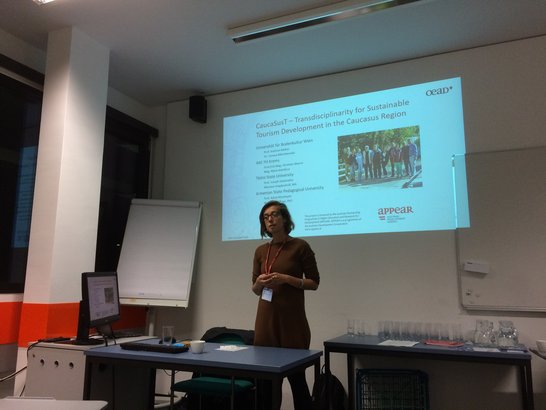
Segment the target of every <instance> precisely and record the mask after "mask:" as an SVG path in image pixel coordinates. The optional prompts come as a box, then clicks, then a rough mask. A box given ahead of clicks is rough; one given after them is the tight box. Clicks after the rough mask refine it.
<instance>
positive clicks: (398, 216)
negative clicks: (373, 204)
mask: <svg viewBox="0 0 546 410" xmlns="http://www.w3.org/2000/svg"><path fill="white" fill-rule="evenodd" d="M407 214H413V207H411V206H393V207H390V208H378V209H377V216H378V218H379V220H380V221H386V222H389V223H392V222H397V221H400V220H403V219H406V216H407Z"/></svg>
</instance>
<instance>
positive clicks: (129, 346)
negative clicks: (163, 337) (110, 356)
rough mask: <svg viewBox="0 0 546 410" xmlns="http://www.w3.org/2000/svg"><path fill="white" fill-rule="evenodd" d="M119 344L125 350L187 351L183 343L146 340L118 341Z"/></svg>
mask: <svg viewBox="0 0 546 410" xmlns="http://www.w3.org/2000/svg"><path fill="white" fill-rule="evenodd" d="M119 346H120V347H121V348H122V349H125V350H140V351H145V352H158V353H183V352H187V351H188V346H186V345H183V344H174V345H164V344H159V343H146V342H123V343H120V344H119Z"/></svg>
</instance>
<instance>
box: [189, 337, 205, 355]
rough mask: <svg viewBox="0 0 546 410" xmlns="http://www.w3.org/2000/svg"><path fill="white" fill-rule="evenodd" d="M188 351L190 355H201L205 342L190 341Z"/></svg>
mask: <svg viewBox="0 0 546 410" xmlns="http://www.w3.org/2000/svg"><path fill="white" fill-rule="evenodd" d="M190 350H191V352H192V353H203V350H205V341H204V340H192V341H191V342H190Z"/></svg>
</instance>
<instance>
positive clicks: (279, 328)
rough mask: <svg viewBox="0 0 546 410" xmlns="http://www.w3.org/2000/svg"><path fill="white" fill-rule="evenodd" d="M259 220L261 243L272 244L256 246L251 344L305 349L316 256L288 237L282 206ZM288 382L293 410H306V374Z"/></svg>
mask: <svg viewBox="0 0 546 410" xmlns="http://www.w3.org/2000/svg"><path fill="white" fill-rule="evenodd" d="M259 218H260V233H261V235H262V237H265V236H267V237H270V238H271V241H270V242H268V243H266V244H263V245H260V246H259V247H258V248H257V249H256V251H255V253H254V264H253V270H252V291H253V292H254V293H255V294H256V295H258V296H260V300H259V302H258V311H257V314H256V323H255V326H254V331H255V335H254V344H255V345H257V346H273V347H288V348H299V349H308V348H309V344H310V341H311V331H310V329H309V323H308V322H307V317H306V315H305V299H304V291H305V290H316V289H317V288H318V285H319V282H320V277H319V272H318V269H317V263H316V260H315V254H314V252H313V251H312V250H311V247H310V246H309V244H308V243H307V242H306V241H304V240H303V239H298V238H293V237H291V236H290V235H289V234H290V232H291V231H292V230H293V229H294V222H292V218H291V216H290V212H289V211H288V208H287V207H286V205H285V204H283V203H281V202H278V201H270V202H268V203H266V204H265V205H264V206H263V207H262V210H261V211H260V216H259ZM288 381H289V382H290V387H291V388H292V396H293V398H294V408H295V410H310V409H311V408H312V402H311V395H310V394H309V388H308V386H307V381H306V379H305V372H301V373H297V374H294V375H292V376H289V377H288ZM267 384H268V383H266V382H263V383H262V385H260V391H261V393H262V394H261V400H260V401H261V403H262V406H263V407H262V408H263V409H264V410H265V409H267V408H270V407H267V406H270V405H269V403H271V399H270V396H271V384H270V383H269V385H267ZM278 393H279V394H280V392H278ZM272 410H277V409H272Z"/></svg>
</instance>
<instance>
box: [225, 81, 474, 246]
mask: <svg viewBox="0 0 546 410" xmlns="http://www.w3.org/2000/svg"><path fill="white" fill-rule="evenodd" d="M464 152H465V145H464V124H463V109H462V95H461V81H460V78H451V79H446V80H442V81H435V82H429V83H424V84H418V85H413V86H408V87H401V88H395V89H389V90H384V91H378V92H373V93H367V94H361V95H355V96H349V97H343V98H337V99H332V100H327V101H319V102H315V103H309V104H303V105H297V106H291V107H284V108H279V109H274V110H269V111H262V112H256V113H251V114H245V115H239V116H234V117H228V118H225V119H224V171H223V211H222V240H224V241H229V240H244V239H257V238H259V237H260V235H259V230H260V229H259V221H258V213H259V211H260V209H261V207H262V206H263V204H264V203H265V202H267V201H269V200H272V199H276V200H279V201H282V202H285V203H286V204H287V205H288V208H289V209H290V212H291V213H292V217H293V219H294V222H295V223H296V229H295V230H294V232H293V235H294V236H300V237H305V236H323V235H344V234H362V233H372V232H407V231H423V230H444V229H455V228H456V227H457V222H456V221H457V215H456V209H457V210H458V211H459V212H462V213H465V212H468V211H467V205H466V200H464V199H462V198H457V200H458V201H459V204H458V205H457V207H456V206H455V194H454V186H453V184H454V183H453V165H452V158H453V156H454V155H461V154H464ZM459 183H460V181H459ZM461 203H462V205H461ZM459 220H462V218H459ZM464 220H466V219H464Z"/></svg>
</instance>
